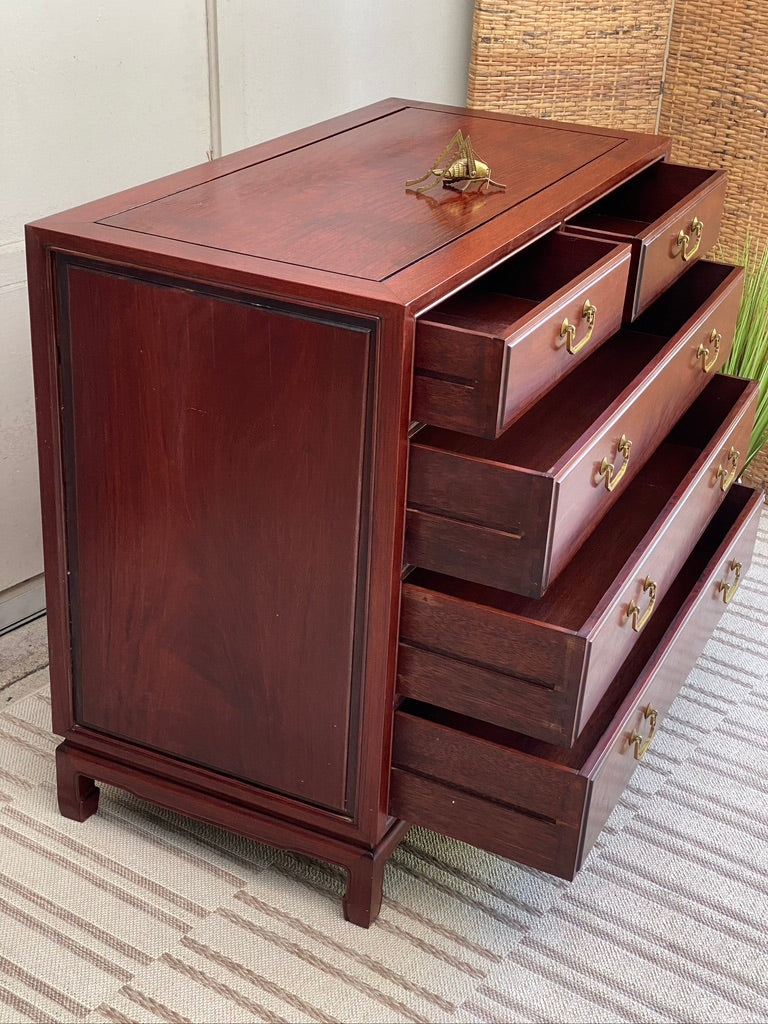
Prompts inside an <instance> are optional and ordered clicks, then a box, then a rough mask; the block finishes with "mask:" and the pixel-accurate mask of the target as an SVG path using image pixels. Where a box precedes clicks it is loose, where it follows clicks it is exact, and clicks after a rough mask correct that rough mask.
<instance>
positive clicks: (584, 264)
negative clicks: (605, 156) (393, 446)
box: [413, 232, 630, 437]
mask: <svg viewBox="0 0 768 1024" xmlns="http://www.w3.org/2000/svg"><path fill="white" fill-rule="evenodd" d="M629 261H630V248H629V246H626V245H622V246H613V245H606V244H604V243H601V242H599V241H598V240H596V239H587V238H581V237H579V236H577V235H568V234H565V233H561V232H553V233H551V234H549V235H546V236H545V237H544V238H543V239H541V240H540V241H538V242H535V243H534V244H533V245H531V246H528V247H527V248H525V249H523V251H522V252H520V253H518V254H517V255H515V256H513V257H512V258H511V259H510V260H506V261H505V262H504V263H502V264H501V265H500V266H499V267H496V268H495V269H494V270H492V271H490V272H489V273H487V274H485V275H483V277H482V278H480V280H479V281H477V282H475V283H474V284H472V285H470V286H469V287H468V288H465V289H463V290H462V291H460V292H458V293H457V294H456V295H455V296H453V297H452V298H450V299H448V300H447V302H444V303H441V304H440V305H439V306H438V307H437V308H436V309H433V310H430V311H429V313H427V314H425V316H424V317H423V318H422V319H421V320H420V321H419V323H418V325H417V331H416V357H415V358H416V363H415V378H414V398H413V416H414V419H417V420H420V421H422V422H424V423H432V424H436V425H437V426H441V427H447V428H448V429H451V430H462V431H466V432H467V433H470V434H475V435H477V436H479V437H498V435H499V434H500V433H502V431H504V430H505V429H506V428H507V427H508V426H509V425H510V424H511V423H513V422H514V420H515V419H517V418H518V417H519V416H520V415H522V414H523V413H524V412H525V411H526V410H527V409H528V408H530V406H531V405H532V404H533V403H534V402H535V401H536V399H538V398H540V397H541V396H542V395H544V394H546V392H547V391H548V390H550V388H552V387H553V386H554V385H555V384H556V383H557V381H558V380H561V379H562V378H564V377H565V376H567V374H568V373H570V372H571V370H573V369H574V368H575V367H576V366H577V365H578V364H579V362H581V361H582V360H583V359H585V358H586V357H587V356H588V355H590V354H591V353H592V352H593V351H594V350H595V349H596V348H597V347H598V346H599V345H601V344H602V342H604V341H605V340H606V339H607V338H609V337H610V336H611V335H612V334H613V333H614V332H615V331H616V330H618V328H619V326H620V324H621V316H622V309H623V306H624V296H625V293H626V287H627V276H628V274H629ZM587 300H589V301H590V302H591V303H592V304H593V305H594V306H595V307H596V308H597V310H598V312H597V315H596V319H595V324H594V328H593V334H592V337H591V339H590V342H589V344H588V345H587V346H585V348H584V349H583V350H582V351H580V352H578V353H575V354H570V353H569V352H567V350H566V344H565V341H564V340H563V336H562V333H561V328H562V325H563V323H564V321H565V319H566V318H567V319H568V322H569V323H570V324H573V325H575V326H576V327H577V328H578V331H577V338H576V341H577V342H579V341H581V339H583V338H584V336H585V333H586V330H587V328H586V326H585V324H584V322H583V319H582V313H583V309H584V304H585V302H586V301H587Z"/></svg>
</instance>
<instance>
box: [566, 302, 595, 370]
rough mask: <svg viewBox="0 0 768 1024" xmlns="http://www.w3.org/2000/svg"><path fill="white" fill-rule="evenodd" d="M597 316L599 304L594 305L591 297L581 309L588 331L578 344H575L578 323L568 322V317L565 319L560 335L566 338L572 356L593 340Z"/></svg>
mask: <svg viewBox="0 0 768 1024" xmlns="http://www.w3.org/2000/svg"><path fill="white" fill-rule="evenodd" d="M596 317H597V306H593V305H592V303H591V302H590V301H589V299H587V300H586V301H585V303H584V308H583V309H582V311H581V319H582V320H586V322H587V333H586V334H585V335H584V337H583V338H582V339H581V341H580V342H578V344H574V342H575V341H576V324H571V323H568V317H566V318H565V320H563V326H562V327H561V328H560V337H561V338H565V347H566V348H567V349H568V351H569V352H570V354H571V355H572V356H575V355H576V353H577V352H581V350H582V349H583V348H584V346H585V345H588V344H589V343H590V341H591V340H592V335H593V334H594V332H595V319H596Z"/></svg>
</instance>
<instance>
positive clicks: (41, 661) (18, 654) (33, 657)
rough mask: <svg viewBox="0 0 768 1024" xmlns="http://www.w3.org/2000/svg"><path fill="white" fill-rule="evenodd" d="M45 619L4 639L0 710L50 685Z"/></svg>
mask: <svg viewBox="0 0 768 1024" xmlns="http://www.w3.org/2000/svg"><path fill="white" fill-rule="evenodd" d="M46 630H47V625H46V618H45V616H44V615H42V616H41V617H40V618H38V619H34V620H33V621H32V622H28V623H27V624H26V625H25V626H20V627H19V628H18V629H13V630H11V631H10V632H9V633H5V634H4V635H3V636H0V707H3V706H4V705H6V704H12V703H13V701H15V700H19V699H20V698H21V697H26V696H27V694H30V693H35V692H36V691H37V690H41V689H42V688H43V687H46V686H47V685H48V673H47V672H46V671H45V668H46V666H47V665H48V634H47V631H46Z"/></svg>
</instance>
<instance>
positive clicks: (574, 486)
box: [405, 263, 744, 597]
mask: <svg viewBox="0 0 768 1024" xmlns="http://www.w3.org/2000/svg"><path fill="white" fill-rule="evenodd" d="M743 280H744V272H743V270H742V269H741V268H731V267H728V266H725V265H723V264H712V263H699V264H697V265H695V266H694V267H692V268H691V270H690V271H689V272H688V274H687V275H686V277H685V278H684V280H683V281H681V282H680V284H679V286H678V287H676V288H675V289H673V290H671V291H670V293H669V294H668V295H665V296H663V297H662V298H661V299H660V300H659V303H658V308H656V306H654V307H652V308H651V309H650V310H649V311H648V313H647V314H646V316H645V317H644V318H643V319H642V320H641V321H639V322H638V323H639V325H640V326H638V325H636V328H637V329H635V328H632V329H629V328H626V329H624V330H623V331H621V332H620V333H619V334H617V335H615V336H614V337H613V338H612V339H611V340H610V341H608V342H606V343H605V344H604V345H603V346H602V348H600V349H599V350H598V351H597V352H595V353H594V354H593V355H592V356H591V357H590V358H589V359H587V360H585V361H584V362H583V363H581V364H580V365H579V366H577V367H576V369H575V370H574V371H573V372H572V373H571V374H570V375H569V376H568V377H567V378H566V379H565V380H563V381H561V382H560V383H559V384H558V385H557V387H555V388H553V389H552V390H551V391H550V392H549V393H548V394H547V395H546V396H545V397H544V398H543V399H541V400H540V401H539V402H537V404H536V405H535V406H534V407H533V408H532V409H531V410H530V412H528V413H527V414H526V415H525V416H523V417H522V418H520V419H518V420H517V422H516V423H515V424H513V426H512V427H510V428H509V429H508V430H507V431H505V433H504V434H502V436H501V437H500V438H498V439H497V440H485V439H480V438H474V437H469V436H466V435H464V434H459V433H454V432H451V431H447V430H442V429H440V428H434V427H427V428H425V429H423V430H421V431H419V432H418V433H417V434H416V435H415V436H414V438H413V441H412V444H411V465H410V474H409V481H408V518H407V529H406V549H405V557H406V561H408V562H409V563H410V564H412V565H419V566H423V567H424V568H429V569H434V570H435V571H438V572H443V573H448V574H450V575H452V576H457V577H460V578H462V579H467V580H472V581H475V582H478V583H484V584H486V585H488V586H492V587H499V588H501V589H505V590H510V591H514V592H515V593H519V594H525V595H526V596H530V597H539V596H541V594H542V593H543V592H544V591H545V590H546V588H547V586H548V585H549V583H550V582H551V581H552V580H554V579H555V578H556V577H557V576H558V574H559V573H560V572H561V571H562V570H563V568H564V566H565V565H566V564H567V563H568V561H569V559H570V558H571V556H572V554H573V552H574V551H575V550H576V549H577V548H578V546H579V545H580V544H581V543H583V541H584V539H585V538H586V537H587V536H588V535H589V533H590V531H591V530H592V529H594V527H595V525H596V524H597V522H598V521H599V519H600V518H601V517H602V516H603V515H605V514H606V512H607V511H608V510H609V509H610V508H611V506H612V504H613V503H614V501H616V500H617V499H618V498H619V497H620V495H621V493H622V491H624V490H626V488H627V486H628V485H629V483H630V482H631V480H632V479H633V477H634V476H635V475H636V474H637V472H638V471H639V470H640V469H641V468H642V466H643V465H644V464H645V462H646V461H647V460H648V459H649V458H650V457H651V456H652V454H653V451H654V450H655V448H656V446H657V445H658V444H659V442H660V441H661V440H662V438H663V437H664V436H665V434H666V433H667V432H668V431H669V429H670V428H671V426H672V424H673V423H674V422H675V421H676V420H677V419H678V418H679V416H680V415H681V414H682V413H683V412H684V411H685V409H686V408H687V407H688V406H689V405H690V403H691V402H692V401H693V399H694V398H695V397H696V395H697V394H698V393H699V392H700V391H701V390H702V389H703V388H704V386H705V385H706V383H707V381H708V380H709V379H710V375H711V373H712V372H715V370H716V369H718V368H720V367H722V365H723V363H724V362H725V360H726V359H727V357H728V353H729V352H730V349H731V346H732V344H733V334H734V330H735V322H736V315H737V312H738V307H739V302H740V298H741V293H742V288H743ZM641 327H642V329H640V328H641ZM714 329H717V330H718V331H719V332H720V334H721V335H722V340H721V343H720V349H719V354H718V356H717V358H716V359H714V362H713V363H712V365H711V367H710V371H709V373H705V372H704V370H703V362H702V359H701V358H700V357H699V356H698V355H697V353H698V350H699V346H700V345H702V344H704V345H710V347H711V343H710V337H711V334H712V331H713V330H714ZM713 358H714V357H713ZM621 435H626V437H627V438H629V439H630V440H631V442H632V449H631V455H630V460H629V463H628V465H627V468H626V472H625V473H624V475H623V477H622V480H621V482H620V483H619V484H618V486H617V487H616V488H615V490H613V491H612V492H611V491H608V489H607V488H606V485H605V481H604V480H603V479H601V477H600V475H599V469H600V466H601V463H602V461H603V459H604V458H605V459H608V460H609V462H611V463H614V464H615V466H616V471H617V473H618V471H619V470H620V469H621V467H622V463H623V459H622V457H621V456H617V445H618V442H619V439H620V437H621Z"/></svg>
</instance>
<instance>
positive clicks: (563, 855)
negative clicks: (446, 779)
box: [391, 768, 579, 878]
mask: <svg viewBox="0 0 768 1024" xmlns="http://www.w3.org/2000/svg"><path fill="white" fill-rule="evenodd" d="M391 807H392V809H393V813H396V814H398V815H399V816H400V817H403V818H406V819H407V820H408V821H413V822H416V821H418V822H419V823H420V824H421V825H424V826H425V827H426V828H431V829H432V830H433V831H434V832H441V833H443V834H444V835H449V836H453V837H454V839H460V840H462V841H463V842H465V843H470V844H471V845H472V846H480V847H482V849H484V850H488V851H489V852H490V853H496V854H499V856H501V857H510V858H512V860H516V861H518V862H519V863H520V864H528V865H529V866H530V867H534V868H538V869H539V870H541V871H548V872H549V873H550V874H552V875H559V876H560V877H562V878H572V877H573V873H572V870H571V866H572V865H573V863H574V854H575V851H576V850H577V849H578V842H579V830H578V829H575V828H569V827H568V826H565V825H560V824H558V823H556V822H553V821H548V820H547V819H545V818H540V817H534V816H532V815H530V814H525V813H520V812H518V811H516V810H514V809H513V808H511V807H509V806H505V805H501V804H497V803H493V802H491V801H490V800H486V799H484V798H483V797H479V796H476V795H475V794H474V793H467V792H465V791H464V790H461V789H457V788H456V787H455V786H448V785H445V784H444V783H442V782H438V781H437V780H435V779H428V778H425V777H424V776H422V775H417V774H415V773H413V772H409V771H405V770H403V769H400V768H393V769H392V797H391ZM569 872H570V873H569Z"/></svg>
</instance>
